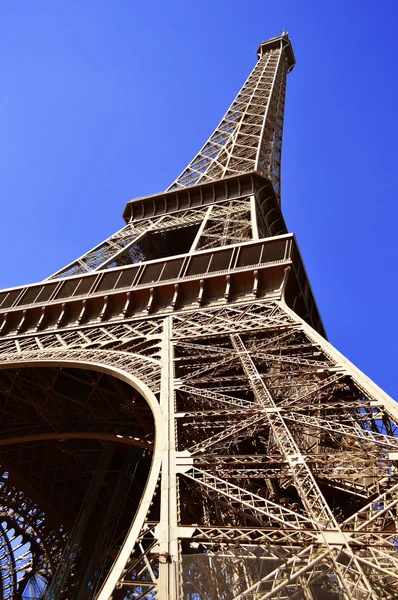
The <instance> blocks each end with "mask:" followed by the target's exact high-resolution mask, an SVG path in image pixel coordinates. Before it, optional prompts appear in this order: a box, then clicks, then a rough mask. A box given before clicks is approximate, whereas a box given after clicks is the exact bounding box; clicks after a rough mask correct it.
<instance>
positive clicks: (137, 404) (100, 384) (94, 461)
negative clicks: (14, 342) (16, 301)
mask: <svg viewBox="0 0 398 600" xmlns="http://www.w3.org/2000/svg"><path fill="white" fill-rule="evenodd" d="M31 354H32V355H31V356H26V355H24V361H25V362H22V361H21V360H20V362H19V363H18V361H15V362H14V361H12V362H10V364H2V365H1V367H0V407H1V409H0V421H1V428H0V465H1V469H2V471H1V476H0V477H1V478H0V487H1V508H0V510H1V515H0V516H1V519H2V520H1V519H0V522H2V525H1V531H0V534H1V535H0V537H1V540H0V542H1V543H0V552H1V553H2V554H1V556H0V558H1V561H2V565H3V566H6V565H7V569H2V571H1V573H2V575H1V577H0V579H1V585H2V588H1V598H2V599H3V598H4V599H5V598H22V597H23V598H33V597H35V598H44V597H46V598H56V597H63V598H66V597H67V598H78V597H82V598H89V597H90V598H91V597H92V598H94V597H95V596H96V594H97V593H98V591H99V589H100V587H101V586H102V584H103V582H104V581H105V580H106V578H107V576H108V574H109V572H110V571H111V567H112V565H113V564H114V562H115V560H116V558H117V556H118V554H119V553H120V551H121V549H122V548H123V544H124V542H125V538H126V532H129V530H130V528H131V525H132V523H133V522H134V516H135V515H136V513H137V510H138V508H139V506H140V504H141V503H142V499H143V496H145V490H146V487H147V482H148V476H149V474H150V472H151V469H152V479H154V480H155V481H156V477H157V473H153V471H154V468H153V465H154V462H155V461H153V450H154V441H155V422H156V420H157V419H158V414H157V411H158V410H159V409H158V404H157V400H156V398H155V396H154V395H153V393H152V392H150V391H149V388H147V386H146V384H145V383H146V382H145V379H147V382H148V381H149V379H150V377H153V374H154V373H155V372H156V368H154V367H155V364H154V362H155V361H151V359H144V360H143V359H141V361H140V362H141V365H138V362H139V361H138V360H136V362H137V365H136V368H135V369H134V370H135V372H138V375H141V376H142V375H143V372H144V373H147V374H148V375H147V377H145V375H144V376H143V377H142V379H141V380H138V379H137V378H135V377H134V376H131V375H129V374H128V373H126V372H124V371H122V370H121V369H120V367H114V366H113V367H110V366H109V364H108V365H106V364H104V363H102V364H99V359H100V358H101V357H99V356H98V352H97V353H96V364H93V362H91V363H90V362H88V361H87V362H86V364H84V363H83V361H82V358H83V357H82V356H79V357H76V355H75V356H73V355H72V353H70V355H69V357H68V356H67V353H66V352H64V353H62V354H61V353H60V356H56V359H55V360H54V353H53V354H52V358H53V360H52V361H46V360H45V359H46V356H43V353H36V355H35V356H34V355H33V353H31ZM80 354H81V353H80ZM83 354H84V353H83ZM86 354H87V353H86ZM103 354H105V353H103ZM108 354H112V353H111V352H110V353H108ZM84 358H88V357H86V356H84ZM140 358H141V357H140ZM19 359H21V357H19ZM129 360H130V362H134V356H132V355H130V356H129ZM108 362H109V361H108ZM142 380H144V383H143V382H142ZM154 387H155V386H154ZM144 396H145V397H144ZM156 468H158V466H157V465H156ZM152 487H153V486H152ZM152 493H153V490H152V489H151V490H148V495H149V496H150V497H152ZM141 512H142V511H141ZM140 518H141V517H140ZM141 520H143V517H142V518H141ZM138 526H139V527H141V525H140V524H138ZM60 565H62V568H59V567H60ZM87 589H89V590H90V592H87ZM46 590H47V592H46ZM60 593H61V594H62V595H60V596H59V595H58V594H60ZM87 593H88V594H89V595H87Z"/></svg>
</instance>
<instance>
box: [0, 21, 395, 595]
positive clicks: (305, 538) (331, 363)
mask: <svg viewBox="0 0 398 600" xmlns="http://www.w3.org/2000/svg"><path fill="white" fill-rule="evenodd" d="M258 59H259V60H258V62H257V64H256V66H255V68H254V70H253V72H252V73H251V75H250V76H249V78H248V80H247V81H246V83H245V84H244V86H243V88H242V90H241V91H240V92H239V94H238V96H237V97H236V99H235V100H234V102H233V103H232V105H231V107H230V108H229V110H228V111H227V113H226V115H225V117H224V118H223V119H222V121H221V123H220V124H219V126H218V127H217V128H216V130H215V132H214V133H213V134H212V136H210V138H209V140H208V141H207V142H206V144H205V145H204V147H203V148H202V149H201V150H200V152H199V153H198V155H197V156H196V157H195V158H194V160H193V161H192V162H191V163H190V164H189V165H188V167H187V168H186V169H185V170H184V171H183V173H182V174H181V175H180V176H179V177H178V178H177V179H176V180H175V182H174V183H173V184H172V185H171V186H170V187H169V189H168V190H167V191H166V192H164V193H163V194H158V195H155V196H151V197H146V198H141V199H137V200H133V201H131V202H130V203H129V204H128V205H127V206H126V209H125V211H124V215H123V216H124V218H125V221H126V225H125V227H124V228H122V229H121V230H119V231H118V232H116V233H115V234H113V235H112V236H110V237H109V238H108V239H107V240H105V241H104V242H103V243H101V244H99V245H98V246H97V247H95V248H94V249H92V250H90V251H89V252H87V253H86V254H85V255H84V256H82V257H80V258H79V259H77V260H76V261H74V262H73V263H71V264H70V265H68V266H67V267H65V268H64V269H62V270H60V271H59V272H57V273H55V274H54V275H52V276H51V277H49V278H48V279H47V280H46V281H43V282H41V283H39V284H35V285H30V286H25V287H21V288H13V289H10V290H4V291H2V292H0V422H1V424H2V427H1V430H0V464H1V474H0V490H1V492H0V494H1V496H0V497H1V511H2V519H0V567H1V570H0V600H5V599H11V598H16V599H18V598H20V599H22V598H42V599H47V600H55V599H59V600H61V599H65V600H66V599H68V600H83V599H94V598H95V599H97V600H106V599H108V598H113V599H114V600H122V599H126V600H127V599H135V600H139V599H143V598H146V599H150V598H156V599H157V600H176V599H180V600H214V599H216V598H217V599H220V598H222V599H223V600H238V599H242V600H243V599H247V600H265V599H266V598H270V599H275V598H279V599H281V600H282V599H287V598H289V599H293V598H294V599H300V600H301V599H302V600H323V599H326V600H340V599H345V600H348V599H352V598H355V599H361V600H371V599H372V600H375V599H377V598H386V599H387V598H388V599H390V598H396V597H398V559H397V556H396V547H397V525H398V517H397V515H398V477H397V467H396V461H397V460H398V436H397V427H398V411H397V405H396V404H395V402H394V401H393V400H392V399H391V398H389V397H388V396H387V395H386V394H385V393H384V392H383V391H382V390H380V389H379V388H378V387H377V386H376V385H375V384H374V383H373V382H371V381H370V380H369V379H368V378H367V377H366V376H365V375H363V374H362V373H361V372H360V371H358V370H357V369H356V368H355V367H354V366H353V365H352V364H351V363H350V362H349V361H347V360H346V359H345V358H344V357H343V356H342V355H341V354H339V353H338V352H337V351H336V350H335V349H334V348H333V347H332V346H331V345H330V344H329V343H328V342H327V340H326V337H325V332H324V329H323V325H322V321H321V319H320V316H319V312H318V309H317V305H316V302H315V300H314V297H313V294H312V290H311V286H310V284H309V281H308V278H307V275H306V271H305V268H304V265H303V262H302V259H301V255H300V252H299V249H298V247H297V243H296V241H295V238H294V236H293V235H292V234H290V233H288V231H287V229H286V225H285V222H284V219H283V215H282V212H281V207H280V162H281V147H282V129H283V108H284V98H285V84H286V75H287V73H288V72H289V71H290V70H291V69H292V68H293V67H294V63H295V60H294V55H293V51H292V47H291V43H290V40H289V38H288V36H287V34H285V33H284V34H283V35H282V36H280V37H278V38H274V39H272V40H269V41H268V42H265V43H263V44H261V45H260V48H259V50H258Z"/></svg>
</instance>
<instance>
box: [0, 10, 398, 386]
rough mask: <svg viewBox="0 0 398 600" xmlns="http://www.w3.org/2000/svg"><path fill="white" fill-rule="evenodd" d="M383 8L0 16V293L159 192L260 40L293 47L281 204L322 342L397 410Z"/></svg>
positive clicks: (80, 247)
mask: <svg viewBox="0 0 398 600" xmlns="http://www.w3.org/2000/svg"><path fill="white" fill-rule="evenodd" d="M397 26H398V3H397V2H396V0H381V1H380V2H377V3H375V2H370V1H368V0H356V1H355V0H345V1H343V0H333V2H332V1H331V0H329V1H326V0H325V1H319V0H311V1H310V0H300V2H298V1H297V0H290V1H289V0H278V1H274V2H269V1H268V2H267V1H266V0H263V1H259V0H257V1H254V0H246V1H245V2H242V1H241V0H211V1H210V0H201V2H188V1H186V0H185V1H183V0H181V1H173V0H171V1H169V2H164V1H161V0H153V1H152V2H138V1H137V0H117V1H116V2H111V1H110V0H108V1H103V0H95V1H94V0H84V1H82V0H79V1H76V0H69V1H68V2H66V1H65V0H64V1H59V2H53V1H50V0H46V1H43V0H36V1H35V2H30V1H28V0H23V1H21V0H14V1H13V2H3V3H1V6H0V56H1V59H0V81H1V85H0V128H1V145H0V165H1V177H0V196H1V237H0V252H1V256H2V269H1V273H0V287H10V286H14V285H19V284H24V283H30V282H34V281H40V280H41V279H44V278H45V277H47V276H48V275H50V274H51V273H53V272H54V271H56V270H58V269H59V268H61V267H62V266H64V265H65V264H67V263H68V262H69V261H71V260H73V259H74V258H76V257H77V256H79V255H80V254H82V253H83V252H85V251H86V250H88V249H89V248H90V247H92V246H93V245H95V244H96V243H98V242H100V241H101V240H102V239H104V238H105V237H108V235H110V234H111V233H112V232H113V231H115V230H116V229H119V228H120V227H121V226H122V220H121V213H122V210H123V208H124V205H125V203H126V202H127V201H128V200H130V199H131V198H132V197H135V196H141V195H145V194H152V193H154V192H158V191H162V190H164V189H165V188H166V187H167V186H168V185H169V184H170V183H171V181H172V180H173V179H174V178H175V177H176V176H177V175H178V174H179V173H180V172H181V171H182V169H183V168H184V167H185V165H186V164H187V163H188V162H189V161H190V159H191V158H192V157H193V155H194V154H195V153H196V151H197V150H198V149H199V147H200V146H201V145H202V144H203V142H204V141H205V140H206V138H207V137H208V136H209V134H210V133H211V132H212V130H213V128H214V127H215V126H216V124H217V123H218V121H219V119H220V118H221V116H222V115H223V114H224V112H225V111H226V109H227V108H228V106H229V104H230V103H231V101H232V99H233V97H234V96H235V94H236V92H237V91H238V89H239V88H240V87H241V85H242V84H243V82H244V81H245V79H246V77H247V76H248V74H249V72H250V70H251V69H252V67H253V66H254V63H255V61H256V56H255V51H256V48H257V45H258V44H259V42H261V41H262V40H266V39H268V38H269V37H273V36H275V35H279V34H280V32H281V29H283V28H286V29H288V30H289V32H290V36H291V39H292V42H293V47H294V50H295V54H296V58H297V66H296V68H295V70H294V72H293V73H292V74H291V75H290V76H289V78H288V89H287V107H286V120H285V138H284V153H283V171H282V172H283V180H282V195H283V207H284V211H285V216H286V219H287V223H288V226H289V229H290V230H292V231H294V232H295V233H296V234H297V237H298V241H299V244H300V247H301V250H302V253H303V256H304V260H305V262H306V266H307V270H308V272H309V275H310V278H311V281H312V285H313V288H314V291H315V293H316V297H317V300H318V304H319V307H320V309H321V313H322V315H323V318H324V321H325V325H326V328H327V331H328V334H329V338H330V340H331V341H332V342H333V343H334V344H335V345H336V346H337V348H338V349H339V350H341V351H342V352H344V353H345V354H346V355H347V356H348V357H349V358H350V359H351V360H353V361H354V362H355V363H356V364H357V365H358V366H359V367H360V368H362V369H363V370H364V371H365V372H366V373H367V374H368V375H369V376H371V377H372V378H374V380H375V381H376V382H377V383H379V385H381V386H383V387H384V388H385V389H386V391H388V392H389V393H391V394H392V395H394V394H396V395H398V394H397V391H398V383H397V376H396V373H397V371H398V369H397V364H396V340H397V339H398V323H397V311H396V293H397V287H398V286H397V281H396V259H397V224H398V223H397V222H398V219H397V204H396V201H397V162H398V161H397V159H398V151H397V140H398V120H397V96H398V93H397V92H398V84H397V43H396V41H395V38H396V31H397Z"/></svg>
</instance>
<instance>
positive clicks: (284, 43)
mask: <svg viewBox="0 0 398 600" xmlns="http://www.w3.org/2000/svg"><path fill="white" fill-rule="evenodd" d="M260 48H261V53H259V61H258V63H257V64H256V66H255V67H254V69H253V71H252V73H251V74H250V76H249V77H248V79H247V81H246V82H245V84H244V86H243V87H242V89H241V90H240V92H239V93H238V95H237V96H236V98H235V100H234V101H233V103H232V104H231V106H230V108H229V109H228V111H227V112H226V114H225V116H224V117H223V118H222V120H221V122H220V123H219V125H218V126H217V128H216V129H215V131H214V133H213V134H212V135H211V136H210V138H209V140H208V141H207V142H206V144H205V145H204V146H203V148H202V149H201V150H200V151H199V153H198V154H197V156H196V157H195V158H194V159H193V160H192V161H191V162H190V164H189V165H188V167H187V168H186V169H185V170H184V171H183V172H182V173H181V175H180V176H179V177H178V178H177V179H176V180H175V181H174V183H173V184H172V185H171V186H170V187H169V190H173V189H178V188H181V187H187V186H193V185H198V184H200V183H203V182H205V181H212V180H215V179H222V178H224V177H228V176H231V175H236V174H239V173H245V172H250V171H258V172H259V173H260V174H261V175H264V176H265V177H267V178H268V179H270V181H271V182H272V184H273V186H274V189H275V192H276V193H277V194H280V171H281V152H282V133H283V115H284V102H285V86H286V75H287V73H288V71H289V70H291V69H292V68H293V66H294V57H292V50H291V45H290V42H289V40H288V38H287V36H285V35H282V36H281V37H280V38H275V39H274V40H270V42H268V43H267V44H262V46H261V47H260Z"/></svg>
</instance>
